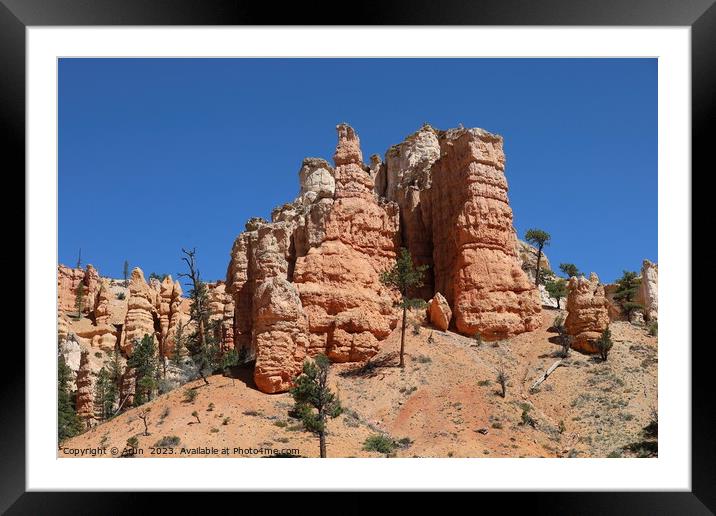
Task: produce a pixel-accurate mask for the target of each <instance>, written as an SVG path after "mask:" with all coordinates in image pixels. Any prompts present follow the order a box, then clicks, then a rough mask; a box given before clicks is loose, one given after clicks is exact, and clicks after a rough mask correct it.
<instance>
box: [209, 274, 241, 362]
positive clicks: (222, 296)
mask: <svg viewBox="0 0 716 516" xmlns="http://www.w3.org/2000/svg"><path fill="white" fill-rule="evenodd" d="M207 295H208V298H209V313H210V315H209V320H210V321H211V322H212V323H214V324H215V325H216V327H215V328H214V331H215V333H214V338H215V339H216V341H217V342H219V345H220V347H221V349H222V350H224V351H229V350H231V349H234V300H233V299H232V298H231V295H230V294H229V293H227V292H226V284H225V283H224V282H222V281H219V282H217V283H215V284H210V285H208V293H207Z"/></svg>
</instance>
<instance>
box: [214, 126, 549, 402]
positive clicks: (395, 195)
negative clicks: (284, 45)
mask: <svg viewBox="0 0 716 516" xmlns="http://www.w3.org/2000/svg"><path fill="white" fill-rule="evenodd" d="M337 130H338V145H337V147H336V152H335V154H334V157H333V159H334V163H335V167H331V166H330V165H329V164H328V163H327V162H326V161H324V160H322V159H318V158H306V159H305V160H304V161H303V163H302V164H301V168H300V171H299V182H300V190H299V195H298V197H297V198H296V199H295V200H294V201H293V202H292V203H288V204H285V205H283V206H281V207H279V208H277V209H275V210H274V211H273V213H272V215H271V221H270V222H269V221H266V220H263V219H251V220H249V221H248V222H247V224H246V231H244V232H243V233H242V234H241V235H239V236H238V237H237V238H236V240H235V242H234V245H233V247H232V250H231V260H230V263H229V266H228V269H227V276H226V292H227V293H228V294H229V295H230V296H231V298H232V300H233V340H234V345H235V346H236V347H237V348H241V347H247V348H248V349H249V351H250V352H251V354H255V355H256V357H257V363H256V371H255V379H256V383H257V384H258V385H259V388H261V389H262V390H266V391H268V392H278V391H280V390H286V389H287V388H288V387H289V385H290V378H291V375H292V374H295V372H297V371H299V370H300V365H301V364H300V361H301V360H303V356H304V355H305V356H314V355H315V354H317V353H321V352H322V353H326V354H327V355H328V356H329V357H330V358H331V360H333V361H335V362H346V361H361V360H366V359H367V358H370V357H371V356H373V355H374V354H375V353H376V352H377V351H378V347H379V344H380V342H381V341H382V340H383V339H385V338H386V337H387V336H388V335H389V334H390V332H391V331H392V330H393V329H394V328H395V327H396V325H397V321H398V313H397V310H396V309H395V306H394V303H395V301H396V300H397V299H398V295H397V292H393V291H390V290H388V289H387V288H385V287H384V286H383V285H382V284H381V282H380V279H379V278H380V273H381V272H382V271H384V270H387V269H389V268H390V267H391V266H392V265H393V264H394V263H395V257H396V253H397V250H398V248H399V247H400V245H401V244H402V245H403V246H405V247H407V248H408V250H409V251H410V253H411V256H412V258H413V261H414V262H415V264H416V265H428V267H429V268H428V272H427V274H426V278H425V282H424V286H423V287H422V288H421V289H419V290H418V291H417V292H415V293H414V295H416V296H420V297H423V298H424V299H430V298H432V297H433V296H434V294H435V293H436V291H438V290H439V291H440V293H441V294H444V297H443V295H440V298H438V300H437V301H436V303H435V311H436V321H438V322H437V323H436V324H437V325H438V326H439V327H442V326H445V325H446V324H450V316H449V315H448V314H450V313H452V314H453V317H452V320H453V322H454V325H455V328H456V329H457V330H458V331H460V332H462V333H466V334H468V335H472V334H475V333H478V332H479V333H481V334H482V335H483V337H484V338H485V339H487V340H490V339H499V338H504V337H508V336H511V335H515V334H518V333H521V332H524V331H530V330H532V329H535V328H536V327H537V326H538V325H539V322H540V320H539V314H540V303H539V296H538V294H537V289H535V288H534V285H532V283H531V282H530V281H529V279H528V278H527V276H526V275H525V273H524V272H523V271H522V269H521V264H520V261H519V259H518V255H517V241H516V237H515V234H514V229H513V226H512V210H511V209H510V207H509V204H508V200H507V194H506V192H507V182H506V180H505V176H504V154H503V152H502V139H501V138H500V137H498V136H494V135H492V134H490V133H487V132H486V131H483V130H481V129H459V130H450V131H437V130H435V129H433V128H432V127H430V126H428V125H426V126H424V127H423V128H421V129H420V130H419V131H418V132H416V133H415V134H413V135H411V136H409V137H408V138H407V139H406V140H405V141H404V142H402V143H400V144H398V145H395V146H393V147H391V148H390V149H389V150H388V152H387V153H386V160H385V162H383V161H381V159H380V158H379V157H378V156H373V157H372V158H371V163H370V165H365V164H364V163H363V155H362V152H361V147H360V140H359V138H358V135H357V134H356V132H355V131H354V130H353V128H351V127H350V126H348V125H345V124H341V125H339V126H338V127H337ZM294 294H296V295H294ZM221 304H222V302H221V301H219V300H217V301H216V309H215V310H213V311H214V312H216V314H217V316H216V317H217V318H218V317H219V316H218V313H219V311H220V310H219V306H220V305H221ZM223 306H224V307H226V306H227V304H226V303H224V304H223ZM438 311H439V312H441V313H442V319H439V318H438V313H437V312H438ZM225 312H226V309H225ZM224 320H225V321H226V320H227V318H226V317H225V318H224ZM446 320H447V322H445V321H446ZM304 321H305V323H304ZM445 327H447V326H445ZM276 328H279V329H276ZM272 332H279V333H280V334H281V335H280V338H275V339H272V338H270V337H269V336H270V335H271V334H272Z"/></svg>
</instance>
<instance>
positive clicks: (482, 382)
mask: <svg viewBox="0 0 716 516" xmlns="http://www.w3.org/2000/svg"><path fill="white" fill-rule="evenodd" d="M491 383H492V382H491V381H490V380H480V381H479V382H477V385H479V386H480V387H489V386H490V384H491Z"/></svg>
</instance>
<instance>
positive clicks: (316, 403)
mask: <svg viewBox="0 0 716 516" xmlns="http://www.w3.org/2000/svg"><path fill="white" fill-rule="evenodd" d="M330 365H331V363H330V361H329V360H328V357H327V356H325V355H323V354H319V355H316V357H315V358H314V359H313V361H311V360H306V361H305V362H304V363H303V372H302V374H301V375H300V376H299V377H298V378H296V379H295V381H294V387H293V388H292V389H291V391H290V392H291V396H293V400H294V407H293V411H294V413H296V414H297V415H298V416H299V417H300V419H301V423H303V427H304V428H305V429H306V430H308V431H309V432H312V433H314V434H315V435H317V436H318V440H319V447H320V455H321V458H325V457H326V422H327V420H328V419H329V418H331V419H333V418H336V417H338V416H339V415H340V414H341V412H342V410H343V409H342V408H341V404H340V401H339V400H338V398H337V397H336V395H335V394H333V392H332V391H331V390H330V389H329V388H328V385H327V384H328V369H329V367H330Z"/></svg>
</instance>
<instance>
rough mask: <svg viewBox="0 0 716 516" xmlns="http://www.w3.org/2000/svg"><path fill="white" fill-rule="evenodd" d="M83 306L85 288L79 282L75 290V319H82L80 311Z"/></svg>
mask: <svg viewBox="0 0 716 516" xmlns="http://www.w3.org/2000/svg"><path fill="white" fill-rule="evenodd" d="M84 304H85V286H84V284H83V283H82V282H81V281H80V282H79V284H78V285H77V288H76V289H75V308H76V309H77V319H78V320H79V319H82V309H83V308H84Z"/></svg>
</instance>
